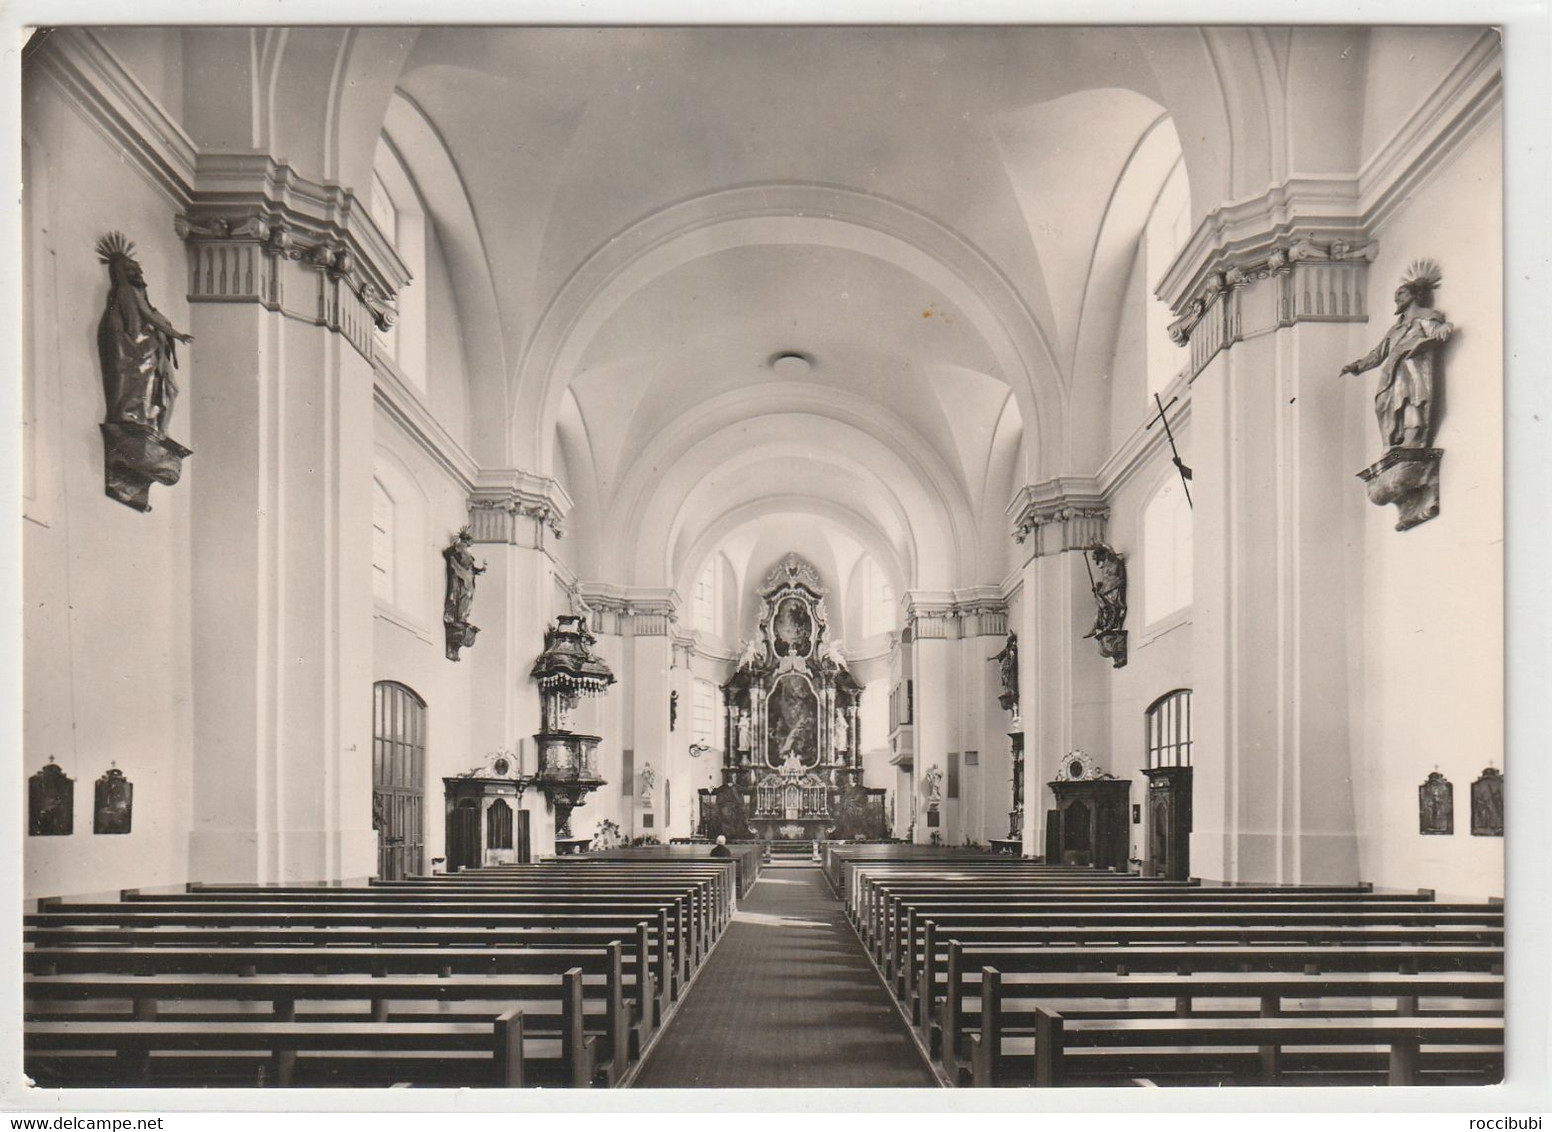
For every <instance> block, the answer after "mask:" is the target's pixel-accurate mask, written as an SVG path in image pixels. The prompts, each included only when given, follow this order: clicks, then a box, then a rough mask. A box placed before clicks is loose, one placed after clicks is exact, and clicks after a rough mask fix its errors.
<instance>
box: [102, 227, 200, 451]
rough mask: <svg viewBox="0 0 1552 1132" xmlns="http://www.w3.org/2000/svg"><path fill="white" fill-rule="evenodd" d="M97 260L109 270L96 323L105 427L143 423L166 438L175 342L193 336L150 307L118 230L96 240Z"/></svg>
mask: <svg viewBox="0 0 1552 1132" xmlns="http://www.w3.org/2000/svg"><path fill="white" fill-rule="evenodd" d="M97 258H98V259H100V260H101V261H102V262H103V263H104V264H106V265H107V268H108V280H109V287H108V305H107V309H106V310H104V311H103V312H102V320H101V321H100V322H98V324H97V352H98V354H99V355H100V357H101V359H102V388H103V395H104V397H105V399H106V401H107V409H108V423H109V424H135V425H144V426H146V427H148V428H150V429H151V430H153V431H154V432H156V433H157V434H158V435H163V436H165V435H166V433H167V427H168V425H169V423H170V422H171V421H172V410H173V405H174V404H175V403H176V402H177V400H178V386H177V384H176V383H175V382H174V381H173V378H172V371H173V370H175V369H177V368H178V346H177V344H178V343H179V342H192V341H194V336H193V335H192V334H185V333H184V332H183V331H181V330H178V329H176V328H174V326H173V325H172V323H170V322H168V321H167V317H166V316H165V315H163V314H162V313H161V311H159V310H157V309H156V308H155V307H153V306H152V305H151V300H150V298H149V297H148V296H147V295H146V283H145V276H144V275H143V274H142V273H141V270H140V263H139V261H138V260H136V259H135V245H134V244H132V243H130V242H129V241H128V240H126V239H125V238H124V235H123V233H122V232H110V233H109V234H108V235H106V236H104V237H103V238H102V239H100V240H98V241H97Z"/></svg>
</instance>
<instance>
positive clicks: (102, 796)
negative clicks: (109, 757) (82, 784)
mask: <svg viewBox="0 0 1552 1132" xmlns="http://www.w3.org/2000/svg"><path fill="white" fill-rule="evenodd" d="M95 795H96V796H95V797H94V798H93V800H92V801H93V805H92V832H93V833H128V832H129V827H130V820H131V818H132V817H133V814H134V807H135V784H134V783H132V782H131V781H130V780H129V779H127V778H125V777H124V772H123V771H122V770H120V769H119V768H118V767H116V766H112V767H109V768H108V770H107V771H106V772H105V773H104V774H103V776H102V777H101V778H99V779H98V780H97V784H96V791H95Z"/></svg>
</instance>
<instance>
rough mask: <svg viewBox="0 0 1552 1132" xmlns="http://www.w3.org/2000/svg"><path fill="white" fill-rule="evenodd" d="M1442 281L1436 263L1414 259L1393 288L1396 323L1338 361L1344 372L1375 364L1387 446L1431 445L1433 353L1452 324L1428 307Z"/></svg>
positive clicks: (1376, 405)
mask: <svg viewBox="0 0 1552 1132" xmlns="http://www.w3.org/2000/svg"><path fill="white" fill-rule="evenodd" d="M1441 282H1443V276H1441V275H1440V273H1439V265H1438V264H1436V263H1434V262H1433V261H1432V260H1428V259H1423V260H1418V261H1417V262H1415V263H1413V264H1412V266H1411V267H1410V268H1408V269H1407V273H1406V275H1405V277H1404V278H1403V279H1402V280H1401V286H1399V287H1397V288H1396V321H1395V323H1394V324H1393V325H1392V326H1391V327H1390V329H1389V330H1387V331H1386V332H1385V337H1384V338H1382V339H1381V340H1380V344H1379V345H1378V346H1376V347H1374V349H1372V350H1370V351H1369V352H1368V353H1367V354H1365V355H1364V356H1363V357H1361V358H1359V359H1358V360H1357V361H1355V362H1348V363H1347V364H1346V365H1345V366H1343V367H1342V374H1343V375H1344V376H1345V375H1347V374H1350V373H1366V372H1367V371H1369V370H1371V369H1374V368H1376V367H1378V368H1379V371H1380V384H1379V388H1378V389H1377V390H1376V391H1375V393H1374V416H1375V419H1376V420H1377V421H1378V422H1379V426H1380V439H1381V440H1382V441H1383V442H1384V444H1385V446H1386V448H1429V447H1431V446H1432V445H1433V432H1434V417H1433V413H1434V405H1435V404H1436V400H1435V397H1434V382H1435V377H1436V374H1435V369H1434V359H1435V355H1436V354H1437V353H1438V347H1439V344H1440V343H1441V342H1444V341H1445V340H1446V339H1448V338H1449V336H1450V335H1451V334H1452V333H1454V330H1455V328H1454V327H1453V326H1451V325H1450V324H1449V323H1448V322H1446V321H1445V320H1444V316H1443V315H1442V314H1440V313H1439V312H1438V311H1437V310H1435V309H1434V307H1433V293H1434V290H1435V289H1436V288H1437V287H1438V286H1439V284H1440V283H1441Z"/></svg>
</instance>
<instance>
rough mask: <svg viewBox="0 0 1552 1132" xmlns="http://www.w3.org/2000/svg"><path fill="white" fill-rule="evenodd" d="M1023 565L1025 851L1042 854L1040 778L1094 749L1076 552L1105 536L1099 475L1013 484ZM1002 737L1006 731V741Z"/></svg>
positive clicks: (1097, 742)
mask: <svg viewBox="0 0 1552 1132" xmlns="http://www.w3.org/2000/svg"><path fill="white" fill-rule="evenodd" d="M1008 515H1009V518H1010V520H1011V522H1012V531H1013V538H1014V540H1015V541H1016V542H1019V543H1021V544H1022V545H1024V546H1025V547H1027V548H1028V550H1029V552H1030V553H1029V557H1028V558H1027V559H1026V560H1025V562H1024V565H1023V568H1022V570H1021V574H1022V577H1021V584H1022V595H1023V600H1022V601H1021V603H1020V610H1021V617H1020V623H1019V624H1017V625H1012V626H1010V628H1012V629H1013V630H1014V631H1015V632H1017V633H1018V635H1019V645H1020V648H1019V706H1020V718H1021V722H1022V727H1023V731H1024V799H1025V802H1024V828H1023V832H1022V836H1023V842H1024V853H1025V855H1026V856H1040V855H1042V854H1043V853H1044V851H1045V825H1046V810H1047V809H1049V808H1050V807H1051V806H1052V799H1051V797H1050V794H1049V791H1048V790H1047V788H1046V783H1047V782H1049V781H1051V779H1052V778H1053V777H1054V776H1055V772H1056V766H1057V762H1058V760H1059V759H1060V758H1061V757H1062V756H1063V755H1065V754H1066V753H1067V752H1068V751H1070V750H1072V749H1073V748H1075V747H1081V748H1085V749H1088V750H1095V751H1098V750H1102V749H1103V745H1104V742H1105V739H1106V736H1107V734H1108V732H1107V729H1106V725H1105V720H1104V711H1103V700H1104V695H1105V690H1106V688H1107V686H1108V685H1107V677H1106V672H1107V671H1108V669H1109V666H1108V664H1107V663H1106V662H1105V661H1104V660H1103V658H1101V657H1100V656H1099V654H1098V651H1097V650H1096V649H1095V648H1094V647H1093V646H1092V644H1091V643H1090V642H1087V641H1084V640H1083V639H1082V637H1083V634H1084V633H1085V632H1086V631H1087V630H1088V628H1089V627H1090V625H1091V624H1092V622H1093V619H1094V598H1093V594H1092V592H1091V589H1090V584H1089V580H1088V571H1087V570H1086V569H1085V567H1084V552H1085V551H1087V550H1089V549H1090V548H1092V547H1094V546H1097V545H1099V544H1101V543H1103V542H1104V541H1105V537H1106V527H1107V524H1108V521H1109V518H1110V508H1109V505H1108V503H1107V502H1106V499H1105V496H1104V493H1103V492H1101V491H1100V489H1099V485H1098V483H1097V481H1095V480H1094V479H1092V478H1090V477H1079V476H1062V477H1058V478H1056V479H1052V480H1047V481H1045V482H1044V483H1038V484H1029V485H1026V486H1025V487H1023V488H1021V489H1020V490H1019V492H1018V493H1017V494H1016V495H1015V496H1014V498H1013V501H1012V502H1011V503H1010V504H1009V506H1008ZM1004 740H1005V741H1006V737H1004Z"/></svg>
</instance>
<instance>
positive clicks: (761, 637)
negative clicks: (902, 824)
mask: <svg viewBox="0 0 1552 1132" xmlns="http://www.w3.org/2000/svg"><path fill="white" fill-rule="evenodd" d="M826 592H827V591H826V590H825V588H824V586H822V585H821V584H820V582H819V575H818V574H817V573H816V572H815V570H814V568H813V567H812V566H810V565H809V564H808V563H807V562H805V561H804V560H803V559H802V558H800V557H799V556H797V555H796V554H789V555H787V556H786V557H785V558H783V559H782V560H781V562H779V563H778V564H777V565H776V567H775V568H774V569H773V570H772V571H771V572H770V574H768V575H767V576H766V579H765V584H764V585H763V586H762V587H761V588H760V601H761V610H760V626H759V632H758V635H757V637H756V639H755V640H754V641H753V642H752V643H750V644H747V645H746V646H745V648H744V652H743V655H742V656H741V657H740V658H739V663H738V669H737V670H736V671H735V672H734V673H733V676H732V678H731V679H729V680H728V682H727V683H726V684H724V685H722V696H723V703H724V704H725V705H726V720H725V733H724V742H723V747H722V749H723V759H722V785H721V786H720V787H719V788H718V789H716V790H715V791H712V790H702V791H701V792H700V793H701V833H702V834H703V835H704V836H707V837H716V836H718V835H719V834H720V835H724V836H726V837H727V838H728V840H730V841H735V840H748V839H749V838H759V839H761V840H764V841H806V840H819V839H825V838H829V839H835V840H854V839H857V838H863V839H868V840H874V839H879V838H882V837H884V835H885V829H886V827H885V819H884V791H883V790H881V789H877V788H869V787H866V786H864V785H863V784H862V744H861V724H860V722H859V720H858V716H857V709H858V706H859V704H860V703H861V700H862V686H861V685H860V684H858V683H857V681H856V680H855V679H853V678H852V675H851V673H850V672H849V671H847V668H846V660H845V657H844V656H843V655H842V653H841V650H840V647H839V644H838V643H837V642H834V641H831V640H829V639H828V626H827V624H826V614H825V600H824V599H825V593H826Z"/></svg>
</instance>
